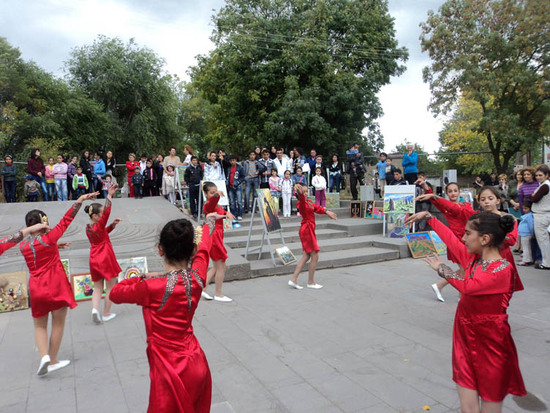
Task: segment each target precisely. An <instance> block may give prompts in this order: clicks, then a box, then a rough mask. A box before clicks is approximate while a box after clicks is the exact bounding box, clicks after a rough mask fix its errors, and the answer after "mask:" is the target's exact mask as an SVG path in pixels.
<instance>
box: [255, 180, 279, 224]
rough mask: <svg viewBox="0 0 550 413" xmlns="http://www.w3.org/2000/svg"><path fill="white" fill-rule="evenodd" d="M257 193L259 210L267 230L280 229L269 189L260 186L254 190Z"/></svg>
mask: <svg viewBox="0 0 550 413" xmlns="http://www.w3.org/2000/svg"><path fill="white" fill-rule="evenodd" d="M256 191H257V193H258V201H257V202H258V205H259V206H260V211H261V215H262V219H263V220H264V222H265V226H266V228H267V232H273V231H278V230H280V229H281V222H280V221H279V216H278V215H277V208H276V207H275V204H274V202H273V198H272V197H271V192H269V189H267V188H262V189H257V190H256Z"/></svg>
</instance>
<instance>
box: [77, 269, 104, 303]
mask: <svg viewBox="0 0 550 413" xmlns="http://www.w3.org/2000/svg"><path fill="white" fill-rule="evenodd" d="M71 285H72V286H73V294H74V299H75V300H76V301H84V300H91V299H92V294H93V292H94V288H95V285H94V282H93V281H92V276H91V275H90V274H89V273H86V272H84V273H78V274H72V275H71ZM101 296H102V297H105V285H103V294H102V295H101Z"/></svg>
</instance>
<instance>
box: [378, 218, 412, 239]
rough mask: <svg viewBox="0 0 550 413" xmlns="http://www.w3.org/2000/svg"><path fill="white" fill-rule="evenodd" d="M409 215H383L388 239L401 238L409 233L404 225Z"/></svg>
mask: <svg viewBox="0 0 550 413" xmlns="http://www.w3.org/2000/svg"><path fill="white" fill-rule="evenodd" d="M408 217H409V214H405V213H399V212H398V213H389V214H386V213H384V219H385V220H386V226H387V234H388V235H389V237H390V238H403V237H404V236H405V235H406V234H408V233H409V227H408V226H407V225H405V221H406V220H407V218H408Z"/></svg>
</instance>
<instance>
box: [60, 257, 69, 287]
mask: <svg viewBox="0 0 550 413" xmlns="http://www.w3.org/2000/svg"><path fill="white" fill-rule="evenodd" d="M61 264H63V269H64V270H65V274H67V279H68V280H69V282H70V281H71V268H70V266H69V259H68V258H63V259H62V260H61Z"/></svg>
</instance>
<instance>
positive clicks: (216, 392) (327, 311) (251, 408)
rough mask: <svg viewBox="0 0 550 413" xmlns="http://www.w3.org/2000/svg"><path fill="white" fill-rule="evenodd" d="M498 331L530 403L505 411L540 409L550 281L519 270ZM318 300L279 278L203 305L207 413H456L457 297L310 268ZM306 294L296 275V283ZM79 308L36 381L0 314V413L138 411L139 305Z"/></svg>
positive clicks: (547, 368) (32, 360)
mask: <svg viewBox="0 0 550 413" xmlns="http://www.w3.org/2000/svg"><path fill="white" fill-rule="evenodd" d="M521 276H522V278H523V282H524V284H525V286H526V290H525V291H523V292H520V293H517V294H515V296H514V298H513V300H512V304H511V307H510V309H509V313H510V323H511V326H512V332H513V336H514V339H515V341H516V345H517V347H518V353H519V360H520V366H521V369H522V373H523V376H524V380H525V383H526V386H527V390H528V391H529V392H530V396H528V397H527V398H523V399H518V398H514V397H510V396H509V397H508V398H507V399H506V401H505V409H504V411H505V412H527V411H542V410H546V409H548V406H549V405H550V386H549V385H548V383H550V344H549V343H550V272H543V271H537V270H534V269H529V268H528V269H521ZM316 280H317V281H318V282H319V283H321V284H323V285H324V286H325V288H323V289H322V290H318V291H315V290H307V289H304V290H301V291H297V290H291V289H289V288H288V287H287V286H286V281H287V277H285V276H277V277H262V278H257V279H250V280H246V281H234V282H230V283H227V284H226V285H225V286H224V293H225V294H227V295H228V296H230V297H232V298H233V299H234V300H235V301H234V302H233V303H229V304H221V303H217V302H205V301H202V302H201V303H200V305H199V307H198V309H197V312H196V316H195V321H194V326H195V332H196V334H197V336H198V338H199V341H200V343H201V345H202V348H203V349H204V352H205V353H206V356H207V358H208V361H209V364H210V369H211V371H212V378H213V406H212V412H215V413H225V412H237V413H248V412H251V413H252V412H254V413H258V412H296V413H308V412H315V413H322V412H373V413H377V412H422V411H425V410H423V407H424V406H429V408H430V411H431V412H438V413H439V412H456V411H458V410H457V409H458V406H459V404H458V397H457V394H456V391H455V388H454V384H453V382H452V381H451V332H452V323H453V317H454V312H455V309H456V303H457V299H458V295H457V293H456V291H454V290H452V287H447V288H446V289H445V290H444V292H443V293H444V296H445V298H446V302H445V303H440V302H438V301H436V299H435V297H434V295H433V293H432V291H431V288H430V284H431V283H433V282H435V281H436V280H437V278H436V274H435V273H434V272H433V271H431V270H430V269H429V268H428V267H427V266H426V264H425V263H423V262H422V261H421V260H413V259H401V260H394V261H388V262H384V263H376V264H368V265H363V266H356V267H347V268H342V269H338V270H322V271H319V272H318V274H317V278H316ZM300 281H301V282H302V283H304V281H305V274H303V275H302V276H301V278H300ZM90 311H91V303H90V302H80V303H79V306H78V307H77V308H76V309H74V310H72V311H70V312H69V316H68V319H67V326H66V331H65V337H64V340H63V344H62V347H61V351H60V357H61V358H70V359H71V360H72V363H71V365H70V366H69V367H68V368H66V369H63V370H60V371H57V372H55V373H52V374H50V375H48V376H46V377H43V378H39V377H37V376H35V371H36V369H37V366H38V358H39V357H38V354H37V351H36V348H35V345H34V338H33V328H32V320H31V315H30V311H18V312H13V313H5V314H0V355H1V360H2V374H1V375H0V388H1V389H2V390H3V391H2V397H1V398H0V411H1V412H10V413H14V412H15V413H18V412H44V413H46V412H56V413H64V412H80V413H84V412H95V413H97V412H116V413H118V412H132V413H133V412H144V411H146V408H147V403H148V393H149V379H148V363H147V359H146V355H145V332H144V326H143V321H142V316H141V311H140V309H139V308H138V307H137V306H133V305H121V306H115V311H116V312H117V313H118V317H117V318H116V319H115V320H113V321H112V322H109V323H107V324H105V325H101V326H96V325H93V324H92V320H91V317H90Z"/></svg>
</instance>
